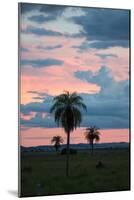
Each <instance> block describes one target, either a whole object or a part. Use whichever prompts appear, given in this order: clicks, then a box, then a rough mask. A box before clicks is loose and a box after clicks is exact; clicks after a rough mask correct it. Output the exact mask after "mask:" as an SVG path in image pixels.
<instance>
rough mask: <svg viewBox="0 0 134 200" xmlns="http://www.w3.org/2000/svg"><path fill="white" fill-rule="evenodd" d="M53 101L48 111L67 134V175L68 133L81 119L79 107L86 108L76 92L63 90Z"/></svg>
mask: <svg viewBox="0 0 134 200" xmlns="http://www.w3.org/2000/svg"><path fill="white" fill-rule="evenodd" d="M53 101H54V103H53V106H52V107H51V110H50V112H53V113H54V116H55V122H56V123H57V124H58V126H61V127H63V128H64V130H65V133H66V134H67V159H66V176H69V144H70V133H71V132H73V130H74V129H76V128H77V127H78V126H80V123H81V121H82V114H81V109H85V110H86V106H85V104H84V103H83V99H82V97H81V96H79V95H78V94H77V93H76V92H73V93H69V92H68V91H65V92H64V93H63V94H60V95H58V96H56V97H54V99H53Z"/></svg>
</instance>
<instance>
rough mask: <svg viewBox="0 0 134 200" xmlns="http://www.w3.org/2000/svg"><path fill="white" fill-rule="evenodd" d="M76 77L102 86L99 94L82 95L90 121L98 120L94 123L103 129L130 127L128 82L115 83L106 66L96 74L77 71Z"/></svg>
mask: <svg viewBox="0 0 134 200" xmlns="http://www.w3.org/2000/svg"><path fill="white" fill-rule="evenodd" d="M75 76H76V77H77V78H79V79H81V80H84V81H85V80H86V81H87V82H89V83H95V84H97V85H99V86H101V91H100V93H98V94H92V95H89V94H82V97H83V99H84V101H85V102H87V108H88V109H87V110H88V113H87V116H88V118H89V120H91V121H93V119H96V120H94V122H95V123H96V124H97V125H98V124H99V126H100V127H102V128H103V127H105V128H108V126H109V128H112V127H114V128H128V127H129V81H128V80H126V81H119V82H117V81H115V80H114V79H113V76H112V74H111V73H110V71H109V69H108V68H107V67H105V66H103V67H102V68H101V69H100V70H99V72H98V73H96V74H93V73H92V72H91V71H77V72H76V73H75ZM92 117H93V118H92ZM85 118H87V117H85ZM103 118H105V122H104V121H103V120H102V119H103ZM110 119H111V122H110ZM98 120H99V121H98ZM117 122H118V123H117ZM85 123H86V122H85ZM110 124H111V125H112V124H113V125H112V126H111V125H110Z"/></svg>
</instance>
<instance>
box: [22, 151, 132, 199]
mask: <svg viewBox="0 0 134 200" xmlns="http://www.w3.org/2000/svg"><path fill="white" fill-rule="evenodd" d="M94 152H95V156H92V155H89V153H88V151H86V152H78V153H77V155H70V162H71V166H70V173H71V176H69V177H68V178H65V177H66V176H65V173H64V165H65V159H66V155H60V154H56V153H55V152H46V153H45V152H31V153H30V152H29V153H28V152H27V153H22V155H21V164H22V173H21V176H22V177H21V188H22V190H21V192H22V196H36V195H54V194H69V193H83V192H88V193H89V192H104V191H105V192H106V191H121V190H129V189H130V180H129V170H130V169H129V150H128V149H122V150H95V149H94ZM99 161H101V162H102V163H103V167H101V168H99V167H97V165H98V162H99ZM26 168H30V169H31V170H29V171H28V170H25V169H26Z"/></svg>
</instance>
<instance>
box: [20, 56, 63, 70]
mask: <svg viewBox="0 0 134 200" xmlns="http://www.w3.org/2000/svg"><path fill="white" fill-rule="evenodd" d="M21 65H22V66H25V65H31V66H32V67H35V68H41V67H48V66H53V65H63V61H62V60H58V59H52V58H48V59H37V60H28V59H22V60H21Z"/></svg>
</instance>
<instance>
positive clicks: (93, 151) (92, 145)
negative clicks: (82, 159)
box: [91, 142, 94, 156]
mask: <svg viewBox="0 0 134 200" xmlns="http://www.w3.org/2000/svg"><path fill="white" fill-rule="evenodd" d="M91 145H92V147H91V148H92V156H93V152H94V144H93V142H92V144H91Z"/></svg>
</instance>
